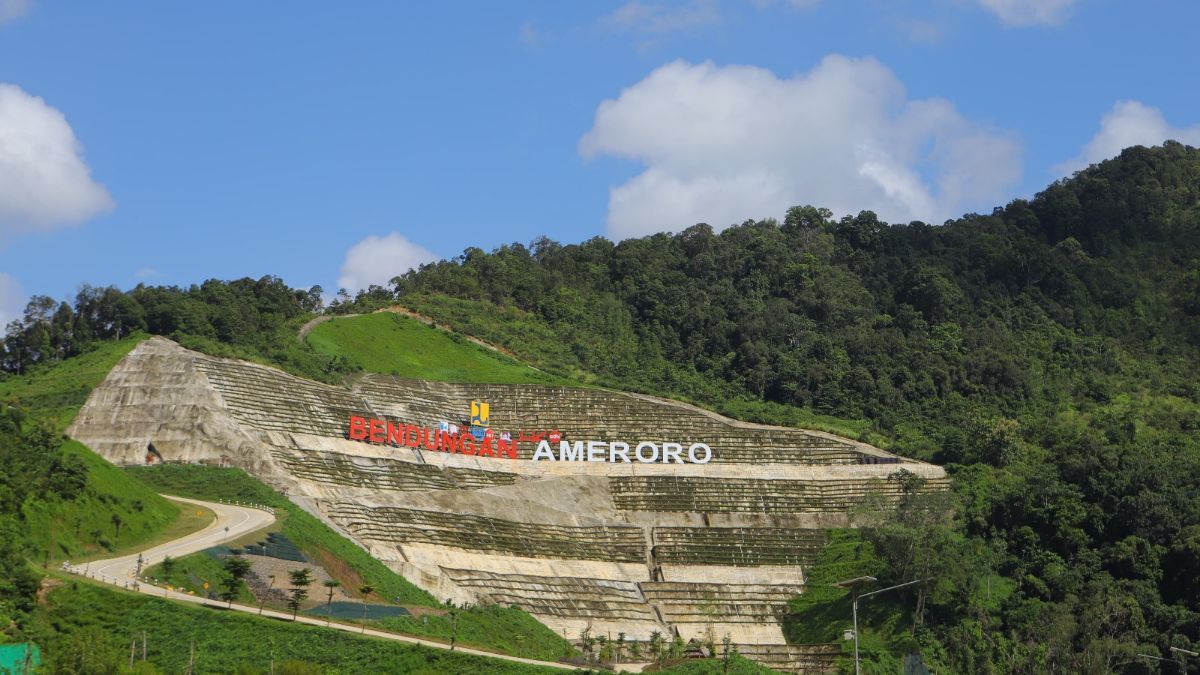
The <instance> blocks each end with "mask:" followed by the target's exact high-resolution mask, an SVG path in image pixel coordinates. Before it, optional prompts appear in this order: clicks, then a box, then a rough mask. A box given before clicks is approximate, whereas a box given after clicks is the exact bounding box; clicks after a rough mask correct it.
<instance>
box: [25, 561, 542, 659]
mask: <svg viewBox="0 0 1200 675" xmlns="http://www.w3.org/2000/svg"><path fill="white" fill-rule="evenodd" d="M32 632H33V633H34V635H35V636H36V638H37V640H38V641H39V642H40V643H42V644H44V645H46V647H47V649H46V652H47V655H48V658H47V662H48V665H49V666H50V670H51V672H63V673H117V672H126V671H123V670H121V668H122V665H123V664H124V665H127V664H128V660H129V653H130V648H129V647H130V641H131V639H133V637H134V636H137V639H138V640H139V647H138V648H137V649H136V650H135V652H136V653H135V656H136V658H138V659H140V658H141V647H140V639H141V636H142V635H143V632H144V634H145V636H146V643H147V657H148V661H149V662H150V664H151V665H152V666H153V667H154V670H150V671H139V672H166V673H181V672H185V670H187V665H188V662H189V658H190V659H191V660H192V672H199V673H233V672H255V673H267V672H270V671H271V667H272V665H273V666H274V669H275V672H285V671H282V670H281V669H282V668H283V667H288V668H290V669H289V670H287V671H286V672H292V673H301V672H302V673H310V672H311V673H320V672H328V673H382V672H388V673H428V674H430V675H442V674H443V673H477V674H479V675H488V674H492V673H496V674H500V673H513V674H517V673H521V674H526V673H529V674H532V673H549V672H561V671H558V670H554V669H549V668H541V667H536V666H527V665H523V664H517V663H509V662H506V661H500V660H498V659H489V658H485V657H479V656H470V655H466V654H463V653H461V652H451V651H447V650H442V649H430V648H427V647H419V646H416V645H409V644H404V643H400V642H394V641H390V640H381V639H377V638H370V637H363V636H359V635H356V634H353V633H346V632H343V631H336V630H328V629H325V628H322V627H317V626H307V625H303V624H292V623H288V622H280V621H277V620H274V619H263V618H259V617H256V616H252V615H245V614H236V613H229V612H224V611H220V610H213V609H208V608H204V607H195V606H191V605H185V604H181V603H175V602H169V601H166V600H161V599H158V598H152V597H147V596H142V595H134V594H132V593H126V592H123V591H118V590H114V589H111V588H107V587H102V586H98V585H95V584H91V583H87V582H82V581H77V580H73V579H68V580H67V581H66V584H65V585H64V586H63V587H61V588H58V589H57V590H55V591H54V592H52V593H51V594H50V597H49V599H48V602H47V605H46V607H45V608H44V609H43V610H42V613H41V615H40V616H39V618H38V622H37V625H36V627H35V629H34V630H33V631H32ZM189 655H190V656H189ZM288 662H299V664H296V665H291V666H287V665H286V664H288ZM300 664H308V665H307V668H308V669H307V670H305V669H303V667H304V666H303V665H300Z"/></svg>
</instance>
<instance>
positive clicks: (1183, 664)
mask: <svg viewBox="0 0 1200 675" xmlns="http://www.w3.org/2000/svg"><path fill="white" fill-rule="evenodd" d="M1170 649H1171V653H1172V654H1178V655H1179V656H1180V659H1179V661H1180V665H1179V667H1180V668H1181V669H1182V670H1183V672H1185V673H1186V672H1187V657H1189V656H1200V652H1194V651H1192V650H1190V649H1184V648H1183V647H1171V648H1170Z"/></svg>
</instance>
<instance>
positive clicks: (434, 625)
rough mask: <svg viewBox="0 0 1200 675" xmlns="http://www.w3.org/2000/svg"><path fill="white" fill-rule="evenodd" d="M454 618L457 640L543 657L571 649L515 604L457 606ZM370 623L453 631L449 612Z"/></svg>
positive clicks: (438, 635) (421, 631)
mask: <svg viewBox="0 0 1200 675" xmlns="http://www.w3.org/2000/svg"><path fill="white" fill-rule="evenodd" d="M457 619H458V635H459V638H458V640H459V642H460V643H470V644H471V645H476V646H479V647H483V648H486V649H489V650H492V651H498V652H503V653H505V654H520V655H521V656H527V657H529V658H534V659H541V660H543V661H557V660H558V659H561V658H564V657H566V656H570V653H571V650H570V649H568V645H567V643H566V641H565V640H563V638H562V637H561V636H559V635H558V634H556V633H555V632H554V631H552V630H550V629H549V628H547V627H546V626H544V625H542V624H541V623H539V622H538V620H537V619H535V618H533V617H532V616H530V615H529V614H528V613H527V612H523V611H521V610H519V609H517V608H515V607H501V606H498V605H487V606H479V607H472V608H471V609H469V610H466V611H463V610H460V611H459V612H458V617H457ZM372 623H374V624H376V625H378V626H379V627H380V628H383V629H384V630H389V631H395V632H397V633H407V634H409V635H419V636H421V637H429V638H434V639H437V640H445V639H446V636H448V635H450V634H451V632H452V631H453V628H452V626H451V617H450V616H449V614H443V615H425V616H401V617H393V618H387V619H380V620H378V621H374V622H372Z"/></svg>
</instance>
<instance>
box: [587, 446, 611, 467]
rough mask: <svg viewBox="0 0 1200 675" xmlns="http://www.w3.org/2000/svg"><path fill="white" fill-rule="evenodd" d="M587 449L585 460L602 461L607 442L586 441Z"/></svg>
mask: <svg viewBox="0 0 1200 675" xmlns="http://www.w3.org/2000/svg"><path fill="white" fill-rule="evenodd" d="M587 449H588V451H587V461H589V462H603V461H604V455H605V454H607V453H605V450H607V449H608V443H605V442H604V441H588V444H587Z"/></svg>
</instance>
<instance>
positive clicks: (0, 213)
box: [0, 84, 113, 239]
mask: <svg viewBox="0 0 1200 675" xmlns="http://www.w3.org/2000/svg"><path fill="white" fill-rule="evenodd" d="M82 152H83V148H82V146H81V145H80V143H79V141H78V140H77V139H76V138H75V132H74V131H72V130H71V125H69V124H67V119H66V118H65V117H63V114H62V113H61V112H59V111H58V110H56V109H54V108H52V107H50V106H49V105H47V104H46V102H45V101H43V100H42V99H41V98H39V97H37V96H31V95H29V94H27V93H25V92H24V91H23V90H22V89H21V88H20V87H17V86H15V85H11V84H0V239H3V236H4V235H5V234H7V233H9V232H13V231H17V230H27V229H41V230H47V229H51V228H54V227H59V226H62V225H69V224H72V223H78V222H81V221H84V220H87V219H88V218H91V217H92V216H95V215H97V214H99V213H103V212H104V211H107V210H109V209H111V208H112V207H113V201H112V198H111V197H109V195H108V191H106V190H105V189H104V187H103V186H101V185H99V184H97V183H96V182H95V181H93V180H92V177H91V170H90V169H89V168H88V165H87V164H86V163H84V161H83V154H82Z"/></svg>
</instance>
